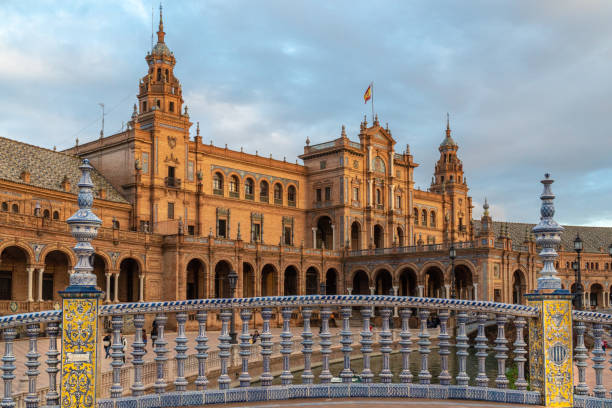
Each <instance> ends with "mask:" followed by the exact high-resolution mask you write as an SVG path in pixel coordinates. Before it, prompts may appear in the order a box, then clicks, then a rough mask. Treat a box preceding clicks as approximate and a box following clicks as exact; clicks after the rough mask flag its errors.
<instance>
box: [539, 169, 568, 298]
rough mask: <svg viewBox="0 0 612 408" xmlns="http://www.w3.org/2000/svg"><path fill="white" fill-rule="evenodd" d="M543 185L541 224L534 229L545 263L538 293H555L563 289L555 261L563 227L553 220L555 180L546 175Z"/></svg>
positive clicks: (541, 272)
mask: <svg viewBox="0 0 612 408" xmlns="http://www.w3.org/2000/svg"><path fill="white" fill-rule="evenodd" d="M541 183H542V184H543V185H544V189H543V191H542V195H541V196H540V200H542V206H541V207H540V222H539V224H538V225H536V226H535V227H533V229H532V232H533V233H534V234H535V236H536V243H537V245H538V246H539V247H541V248H542V250H541V251H540V257H541V258H542V260H543V261H544V265H543V267H542V270H541V271H540V277H539V278H538V291H540V290H543V291H555V290H559V289H561V279H559V277H558V276H556V275H557V271H556V270H555V259H556V258H557V257H558V255H557V251H556V248H557V246H558V245H559V244H560V243H561V233H562V232H563V227H562V226H560V225H559V224H558V223H557V222H556V221H555V220H554V219H553V216H554V215H555V205H554V199H555V195H554V194H553V192H552V189H551V184H552V183H554V180H553V179H551V178H550V174H549V173H546V174H545V175H544V180H542V181H541Z"/></svg>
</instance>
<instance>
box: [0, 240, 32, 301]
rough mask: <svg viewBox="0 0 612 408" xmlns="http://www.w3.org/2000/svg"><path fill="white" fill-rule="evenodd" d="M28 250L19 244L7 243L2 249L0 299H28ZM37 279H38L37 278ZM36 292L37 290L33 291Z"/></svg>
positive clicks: (0, 256) (0, 259) (0, 255)
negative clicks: (25, 283)
mask: <svg viewBox="0 0 612 408" xmlns="http://www.w3.org/2000/svg"><path fill="white" fill-rule="evenodd" d="M29 260H30V258H29V254H28V252H27V251H26V250H25V249H24V248H22V247H21V246H18V245H7V246H5V247H4V248H2V250H1V251H0V284H1V286H0V300H27V298H28V292H27V290H28V288H27V286H26V285H24V282H27V279H28V277H27V276H28V274H27V271H26V268H27V266H28V264H29V263H30V262H29ZM35 281H36V280H35ZM33 293H36V292H33Z"/></svg>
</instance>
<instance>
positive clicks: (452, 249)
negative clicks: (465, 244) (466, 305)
mask: <svg viewBox="0 0 612 408" xmlns="http://www.w3.org/2000/svg"><path fill="white" fill-rule="evenodd" d="M448 257H449V258H450V260H451V293H450V297H451V299H455V296H456V294H455V258H456V257H457V250H456V249H455V244H453V243H451V246H450V248H449V250H448Z"/></svg>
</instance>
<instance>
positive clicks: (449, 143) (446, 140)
mask: <svg viewBox="0 0 612 408" xmlns="http://www.w3.org/2000/svg"><path fill="white" fill-rule="evenodd" d="M445 146H455V147H456V146H457V143H455V141H454V140H453V138H452V137H450V135H447V136H446V137H445V138H444V140H443V141H442V143H440V147H445Z"/></svg>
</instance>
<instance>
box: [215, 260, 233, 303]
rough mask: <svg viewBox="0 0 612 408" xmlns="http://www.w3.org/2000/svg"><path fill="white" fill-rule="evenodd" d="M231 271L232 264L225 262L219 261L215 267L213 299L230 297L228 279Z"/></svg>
mask: <svg viewBox="0 0 612 408" xmlns="http://www.w3.org/2000/svg"><path fill="white" fill-rule="evenodd" d="M232 269H233V268H232V264H230V263H229V262H228V261H226V260H221V261H219V262H217V264H216V265H215V298H229V297H231V295H232V294H231V292H230V286H229V279H228V277H229V273H230V271H231V270H232Z"/></svg>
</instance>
